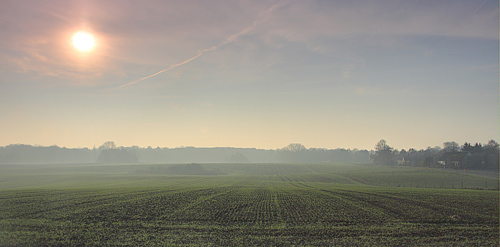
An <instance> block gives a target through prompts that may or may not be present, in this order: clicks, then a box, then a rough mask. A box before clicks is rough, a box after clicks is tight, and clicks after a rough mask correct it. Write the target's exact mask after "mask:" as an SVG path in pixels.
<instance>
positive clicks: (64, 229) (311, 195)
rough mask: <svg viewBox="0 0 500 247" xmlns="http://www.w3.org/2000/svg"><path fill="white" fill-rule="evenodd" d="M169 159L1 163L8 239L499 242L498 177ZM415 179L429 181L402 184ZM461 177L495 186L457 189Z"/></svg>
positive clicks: (2, 226) (2, 223) (0, 204)
mask: <svg viewBox="0 0 500 247" xmlns="http://www.w3.org/2000/svg"><path fill="white" fill-rule="evenodd" d="M169 166H170V165H158V164H150V165H148V164H144V165H142V164H139V165H120V164H109V165H95V164H82V165H71V166H62V165H40V166H37V165H24V166H23V165H15V166H0V188H1V189H0V209H1V210H0V245H2V246H25V245H147V246H155V245H157V246H164V245H181V246H213V245H215V246H228V245H229V246H231V245H232V246H234V245H240V246H241V245H245V246H248V245H271V246H273V245H287V246H290V245H312V246H314V245H358V246H372V245H373V244H374V243H377V244H379V245H392V246H394V245H414V246H417V245H418V246H421V245H426V246H471V245H472V246H498V245H499V240H498V239H499V194H498V191H496V190H490V189H491V188H493V187H494V186H498V179H497V178H488V177H481V176H477V175H467V174H461V173H457V172H454V171H442V170H429V169H416V168H408V167H395V168H391V167H376V166H370V165H353V164H235V165H232V164H203V167H204V169H206V170H207V171H215V170H216V171H218V174H224V175H202V176H196V175H171V174H168V173H167V171H168V167H169ZM164 168H165V169H164ZM162 171H165V172H162ZM410 181H413V183H415V185H416V183H417V181H418V182H419V181H425V182H426V183H427V185H428V186H427V188H425V187H424V186H418V188H417V186H413V187H410V186H401V185H400V183H403V184H405V182H410ZM456 181H463V183H464V184H470V185H478V186H480V185H481V183H486V182H487V183H488V184H489V186H490V188H488V190H485V188H480V187H477V188H479V189H462V188H461V187H459V186H458V187H457V186H455V189H451V188H452V187H451V186H449V183H450V182H453V183H456ZM410 183H411V182H410ZM396 184H397V185H396ZM441 184H446V185H447V186H440V185H441ZM441 187H443V188H441ZM472 187H474V186H472ZM496 188H498V187H496Z"/></svg>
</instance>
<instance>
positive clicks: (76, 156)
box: [0, 142, 370, 164]
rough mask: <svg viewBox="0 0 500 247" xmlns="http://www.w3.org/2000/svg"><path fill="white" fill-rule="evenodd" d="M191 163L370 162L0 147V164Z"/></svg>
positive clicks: (194, 151) (288, 151)
mask: <svg viewBox="0 0 500 247" xmlns="http://www.w3.org/2000/svg"><path fill="white" fill-rule="evenodd" d="M93 162H98V163H137V162H141V163H192V162H200V163H201V162H231V163H246V162H253V163H263V162H295V163H300V162H370V153H369V151H367V150H356V149H355V150H349V149H318V148H309V149H307V148H305V147H304V146H303V145H302V144H290V145H288V146H286V147H284V148H282V149H276V150H269V149H256V148H232V147H216V148H195V147H179V148H160V147H157V148H152V147H147V148H140V147H137V146H132V147H117V146H116V145H115V144H114V143H113V142H106V143H104V144H103V145H102V146H100V147H99V148H93V149H89V148H73V149H69V148H61V147H58V146H50V147H42V146H31V145H24V144H13V145H8V146H5V147H0V163H4V164H36V163H93Z"/></svg>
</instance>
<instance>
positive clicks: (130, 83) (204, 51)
mask: <svg viewBox="0 0 500 247" xmlns="http://www.w3.org/2000/svg"><path fill="white" fill-rule="evenodd" d="M285 3H286V2H280V3H277V4H275V5H273V6H271V7H270V8H269V9H267V10H265V11H263V12H261V13H260V14H259V15H258V16H257V19H256V20H255V21H254V22H253V23H252V25H251V26H249V27H247V28H245V29H243V30H241V31H240V32H238V33H235V34H232V35H231V36H229V37H228V38H227V39H225V40H224V41H223V42H221V43H220V44H219V45H217V46H213V47H211V48H208V49H205V50H201V51H198V54H196V56H194V57H192V58H189V59H187V60H184V61H182V62H180V63H177V64H174V65H172V66H170V67H168V68H166V69H162V70H160V71H158V72H156V73H154V74H152V75H148V76H145V77H142V78H141V79H138V80H135V81H133V82H129V83H126V84H123V85H121V86H119V87H117V89H120V88H123V87H126V86H130V85H134V84H136V83H138V82H140V81H143V80H146V79H148V78H151V77H154V76H157V75H159V74H161V73H164V72H167V71H169V70H171V69H174V68H176V67H179V66H181V65H184V64H187V63H189V62H191V61H193V60H195V59H197V58H199V57H200V56H201V55H203V54H205V53H206V52H210V51H213V50H216V49H217V48H219V47H221V46H224V45H227V44H230V43H232V42H233V41H234V40H236V39H237V38H239V37H240V36H242V35H244V34H246V33H248V32H250V31H252V30H253V29H255V27H256V26H257V25H258V24H259V21H260V20H261V19H262V17H263V16H265V15H267V14H269V13H271V12H272V11H274V10H275V9H276V8H278V7H281V6H283V5H285Z"/></svg>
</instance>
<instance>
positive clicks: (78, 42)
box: [73, 31, 95, 52]
mask: <svg viewBox="0 0 500 247" xmlns="http://www.w3.org/2000/svg"><path fill="white" fill-rule="evenodd" d="M73 45H74V46H75V48H76V49H78V50H80V51H83V52H85V51H90V50H92V48H94V46H95V39H94V37H93V36H92V35H91V34H90V33H87V32H83V31H82V32H77V33H75V34H74V35H73Z"/></svg>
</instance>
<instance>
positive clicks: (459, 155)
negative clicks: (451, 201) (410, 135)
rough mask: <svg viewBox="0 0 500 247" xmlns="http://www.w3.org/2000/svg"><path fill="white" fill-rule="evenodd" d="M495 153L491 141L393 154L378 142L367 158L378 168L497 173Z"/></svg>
mask: <svg viewBox="0 0 500 247" xmlns="http://www.w3.org/2000/svg"><path fill="white" fill-rule="evenodd" d="M499 153H500V151H499V144H498V143H497V142H496V141H495V140H490V141H489V142H488V143H487V144H484V145H483V144H481V143H477V142H476V143H475V144H471V143H468V142H465V143H464V144H463V145H462V146H460V145H459V144H458V143H456V142H445V143H443V148H441V147H438V146H437V147H433V148H432V147H428V148H427V149H425V150H424V149H421V150H416V149H413V148H410V149H408V150H405V149H401V150H397V149H394V148H393V147H391V146H389V145H388V144H387V142H386V141H385V140H380V141H379V142H378V143H377V144H376V145H375V152H374V153H373V154H372V155H371V156H370V158H371V159H372V161H373V163H375V164H379V165H390V166H396V165H401V166H418V167H432V168H445V169H466V170H494V171H498V170H499V165H500V157H499Z"/></svg>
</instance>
